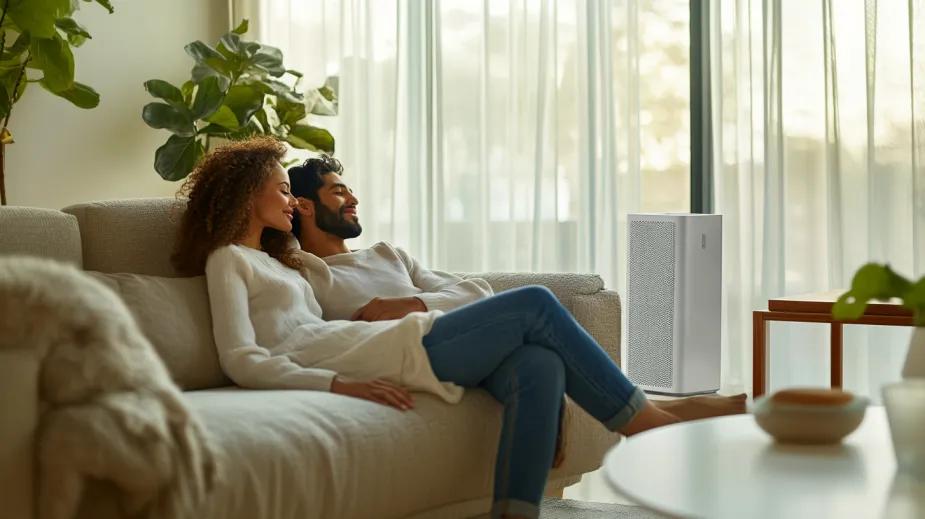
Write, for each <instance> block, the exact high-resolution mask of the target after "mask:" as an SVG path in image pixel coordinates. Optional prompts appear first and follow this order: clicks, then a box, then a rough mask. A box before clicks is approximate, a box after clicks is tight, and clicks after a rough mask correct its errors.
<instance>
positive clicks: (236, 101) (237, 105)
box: [224, 85, 264, 125]
mask: <svg viewBox="0 0 925 519" xmlns="http://www.w3.org/2000/svg"><path fill="white" fill-rule="evenodd" d="M263 95H264V94H263V92H261V91H260V90H259V89H257V88H254V87H252V86H249V85H235V86H233V87H231V88H230V89H228V94H226V95H225V101H224V104H225V106H227V107H228V108H230V109H231V111H232V112H234V115H235V117H236V118H237V120H238V122H239V123H240V124H241V125H245V124H247V122H248V120H250V118H251V116H253V115H254V114H255V113H256V112H257V110H260V109H261V108H262V107H263Z"/></svg>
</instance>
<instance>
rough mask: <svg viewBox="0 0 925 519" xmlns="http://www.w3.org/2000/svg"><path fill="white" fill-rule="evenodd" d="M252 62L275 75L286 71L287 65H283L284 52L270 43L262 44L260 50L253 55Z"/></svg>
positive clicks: (277, 75) (280, 74)
mask: <svg viewBox="0 0 925 519" xmlns="http://www.w3.org/2000/svg"><path fill="white" fill-rule="evenodd" d="M250 64H251V65H253V66H255V67H257V68H259V69H261V70H265V71H267V72H269V73H270V75H272V76H275V77H279V76H282V75H283V74H285V73H286V67H284V66H283V52H282V51H281V50H279V49H277V48H276V47H271V46H269V45H260V50H258V51H257V52H256V53H254V55H253V56H252V57H251V59H250Z"/></svg>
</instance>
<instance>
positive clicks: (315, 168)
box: [289, 153, 344, 238]
mask: <svg viewBox="0 0 925 519" xmlns="http://www.w3.org/2000/svg"><path fill="white" fill-rule="evenodd" d="M328 173H337V174H338V175H343V174H344V166H342V165H341V163H340V161H339V160H337V159H335V158H334V157H332V156H330V155H327V154H324V153H321V154H319V155H318V156H317V157H312V158H309V159H305V162H303V163H302V164H300V165H298V166H293V167H291V168H289V179H290V182H292V196H294V197H301V198H308V199H309V200H314V201H315V202H320V198H319V197H318V190H319V189H321V186H323V185H324V175H327V174H328ZM292 234H293V235H294V236H295V237H296V238H301V237H302V222H301V221H300V220H299V219H298V218H295V219H294V220H292Z"/></svg>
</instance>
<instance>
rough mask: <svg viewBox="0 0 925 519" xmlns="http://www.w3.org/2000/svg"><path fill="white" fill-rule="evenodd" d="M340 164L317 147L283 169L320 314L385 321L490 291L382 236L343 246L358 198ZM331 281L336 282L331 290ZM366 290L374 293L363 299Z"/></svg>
mask: <svg viewBox="0 0 925 519" xmlns="http://www.w3.org/2000/svg"><path fill="white" fill-rule="evenodd" d="M342 171H343V167H342V166H341V164H340V162H338V161H337V160H336V159H334V158H332V157H328V156H326V155H322V156H321V157H319V158H313V159H309V160H307V161H305V163H304V164H302V165H301V166H297V167H294V168H291V169H290V170H289V176H290V180H291V182H292V195H293V196H294V197H296V198H297V200H298V206H297V208H296V211H297V218H294V219H293V226H292V232H293V234H294V235H295V236H296V237H297V238H298V240H299V243H300V245H301V248H302V250H304V251H305V252H308V253H310V254H313V255H314V256H316V257H318V258H322V259H323V260H324V263H325V265H321V264H320V263H318V262H317V261H314V262H313V261H311V260H309V262H308V263H309V264H308V265H307V267H308V268H309V270H310V271H311V273H312V278H314V279H312V285H313V288H314V289H315V296H316V298H317V299H318V303H319V304H320V305H321V307H322V309H323V310H324V318H325V319H326V320H335V319H350V320H362V321H385V320H391V319H401V318H402V317H404V316H405V315H407V314H409V313H411V312H427V311H430V310H442V311H448V310H452V309H454V308H457V307H460V306H462V305H465V304H467V303H471V302H473V301H476V300H478V299H481V298H484V297H488V296H490V295H492V290H491V287H490V286H489V285H488V283H486V282H485V281H484V280H481V279H462V278H460V277H458V276H454V275H452V274H447V273H444V272H438V271H431V270H428V269H426V268H424V267H423V266H421V265H420V263H418V262H417V261H416V260H415V259H414V258H412V257H411V255H409V254H408V253H407V252H405V251H404V250H402V249H400V248H398V247H394V246H392V245H391V244H388V243H386V242H379V243H376V244H375V245H373V246H372V247H370V248H368V249H363V250H359V251H351V250H350V249H349V248H348V247H347V244H346V241H345V240H347V239H350V238H355V237H357V236H359V235H360V233H361V232H362V231H363V228H362V226H361V225H360V220H359V216H358V215H357V205H358V203H359V201H358V200H357V198H356V196H355V195H354V194H353V191H352V190H351V189H350V188H349V187H347V185H346V184H345V183H344V181H343V179H342V178H341V176H340V173H341V172H342ZM335 285H336V290H335ZM367 294H378V295H377V296H376V297H372V298H370V299H366V295H367Z"/></svg>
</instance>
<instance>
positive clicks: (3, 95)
mask: <svg viewBox="0 0 925 519" xmlns="http://www.w3.org/2000/svg"><path fill="white" fill-rule="evenodd" d="M12 107H13V103H12V100H11V99H10V91H9V90H7V88H6V85H3V84H0V119H4V118H6V116H7V115H9V113H10V108H12Z"/></svg>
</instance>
